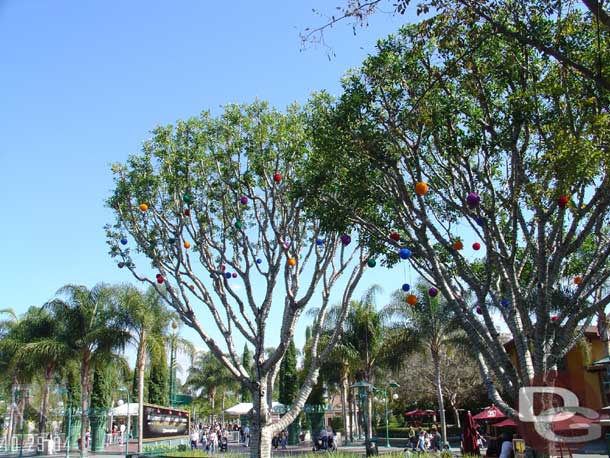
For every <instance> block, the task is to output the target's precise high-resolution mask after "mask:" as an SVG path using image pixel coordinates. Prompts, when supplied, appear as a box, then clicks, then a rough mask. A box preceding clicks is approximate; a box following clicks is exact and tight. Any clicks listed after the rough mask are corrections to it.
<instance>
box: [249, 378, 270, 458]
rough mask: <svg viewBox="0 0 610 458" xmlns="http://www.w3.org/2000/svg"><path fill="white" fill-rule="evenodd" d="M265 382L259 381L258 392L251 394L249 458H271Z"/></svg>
mask: <svg viewBox="0 0 610 458" xmlns="http://www.w3.org/2000/svg"><path fill="white" fill-rule="evenodd" d="M266 388H267V383H266V380H259V385H258V390H254V392H253V393H252V403H253V407H252V416H251V418H252V425H251V426H250V458H270V457H271V430H270V428H269V425H270V423H271V415H270V412H269V406H268V405H267V397H266V393H265V390H266Z"/></svg>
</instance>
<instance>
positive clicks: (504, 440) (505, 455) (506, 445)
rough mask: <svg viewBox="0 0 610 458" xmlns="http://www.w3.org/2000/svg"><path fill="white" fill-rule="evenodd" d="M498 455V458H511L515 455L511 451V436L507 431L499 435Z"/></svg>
mask: <svg viewBox="0 0 610 458" xmlns="http://www.w3.org/2000/svg"><path fill="white" fill-rule="evenodd" d="M500 443H501V445H500V457H499V458H513V457H514V456H515V454H514V451H513V438H512V436H511V435H510V434H508V433H502V434H501V435H500Z"/></svg>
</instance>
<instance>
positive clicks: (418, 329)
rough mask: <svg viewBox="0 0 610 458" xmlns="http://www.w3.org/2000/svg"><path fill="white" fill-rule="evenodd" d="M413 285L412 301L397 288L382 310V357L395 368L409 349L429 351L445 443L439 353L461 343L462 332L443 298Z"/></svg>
mask: <svg viewBox="0 0 610 458" xmlns="http://www.w3.org/2000/svg"><path fill="white" fill-rule="evenodd" d="M416 289H417V290H418V291H419V292H420V294H419V295H420V297H422V298H423V299H422V300H420V301H418V302H417V304H416V305H413V306H407V305H406V304H405V299H404V292H402V291H400V290H399V291H396V292H395V293H394V294H393V296H392V302H391V303H390V304H388V305H387V306H386V307H384V309H383V310H382V316H383V319H384V322H385V323H386V324H387V328H388V329H387V340H386V345H385V352H386V360H388V361H390V362H392V366H393V368H399V367H400V366H401V365H402V364H403V362H404V360H405V356H406V355H408V354H410V353H413V352H416V351H420V352H427V353H428V354H429V356H430V358H431V360H432V364H433V366H434V380H435V382H434V387H435V391H436V398H437V402H438V410H439V415H440V420H441V429H442V436H443V442H444V443H445V442H446V441H447V424H446V420H445V404H444V401H443V390H442V377H441V375H442V374H441V356H442V355H443V353H444V352H445V351H446V350H447V348H448V347H449V346H452V345H456V344H462V343H463V342H464V333H463V331H461V330H460V328H459V325H458V323H457V320H456V319H455V316H454V314H453V313H452V312H451V309H450V308H449V306H448V304H447V302H446V301H445V300H444V299H442V298H440V297H431V296H430V294H429V293H428V291H429V290H428V286H426V285H424V284H418V285H417V286H416Z"/></svg>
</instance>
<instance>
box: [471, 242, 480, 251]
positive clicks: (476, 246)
mask: <svg viewBox="0 0 610 458" xmlns="http://www.w3.org/2000/svg"><path fill="white" fill-rule="evenodd" d="M472 249H473V250H475V251H478V250H480V249H481V244H480V243H479V242H474V243H473V244H472Z"/></svg>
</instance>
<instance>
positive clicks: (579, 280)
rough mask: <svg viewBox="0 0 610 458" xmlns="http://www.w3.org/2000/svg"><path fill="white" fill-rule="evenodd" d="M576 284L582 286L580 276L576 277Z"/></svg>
mask: <svg viewBox="0 0 610 458" xmlns="http://www.w3.org/2000/svg"><path fill="white" fill-rule="evenodd" d="M574 283H575V284H577V285H580V284H581V283H582V277H581V276H580V275H579V276H577V277H574Z"/></svg>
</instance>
